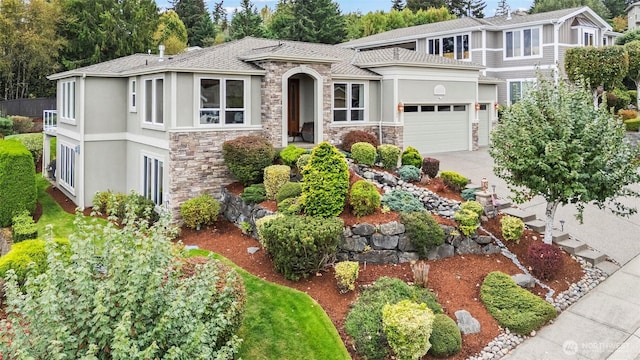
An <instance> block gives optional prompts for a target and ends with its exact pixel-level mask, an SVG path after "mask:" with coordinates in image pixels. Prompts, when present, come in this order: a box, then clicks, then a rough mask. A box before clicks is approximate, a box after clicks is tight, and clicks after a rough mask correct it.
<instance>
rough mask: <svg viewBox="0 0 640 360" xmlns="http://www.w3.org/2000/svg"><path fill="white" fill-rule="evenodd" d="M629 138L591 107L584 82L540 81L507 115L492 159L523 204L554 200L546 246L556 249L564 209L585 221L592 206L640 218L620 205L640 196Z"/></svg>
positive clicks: (494, 137) (497, 133)
mask: <svg viewBox="0 0 640 360" xmlns="http://www.w3.org/2000/svg"><path fill="white" fill-rule="evenodd" d="M624 137H625V131H624V125H623V124H622V122H621V121H620V120H618V119H617V118H616V116H615V115H613V114H612V113H610V112H609V111H607V110H606V109H605V108H604V107H600V108H594V107H593V105H591V98H590V95H589V92H588V90H587V89H586V87H585V86H584V85H583V82H578V83H577V84H567V83H565V82H562V81H560V82H554V80H553V79H549V78H543V77H539V78H538V82H537V84H536V86H535V87H533V88H532V89H531V91H530V92H529V93H528V96H526V97H524V98H523V99H522V100H521V101H520V102H518V103H516V104H514V105H513V106H511V107H508V108H507V109H505V111H504V113H503V121H502V125H500V126H499V127H497V128H496V129H495V130H494V132H493V133H492V135H491V139H492V146H491V148H490V149H489V153H490V154H491V156H492V157H493V159H494V162H495V167H494V172H495V174H496V175H497V176H498V177H500V178H502V179H503V180H505V181H506V182H507V184H508V186H509V188H510V190H511V191H512V192H513V194H514V201H515V202H517V203H523V202H525V201H527V200H529V199H531V198H532V197H533V196H536V195H540V196H542V197H543V198H544V199H545V200H546V201H547V206H546V210H545V215H546V229H545V234H544V241H545V243H551V239H552V236H551V230H552V225H553V218H554V215H555V212H556V209H557V207H558V205H567V204H575V205H576V206H577V215H576V216H577V218H578V219H579V220H580V221H582V214H583V210H584V205H585V204H589V203H591V204H594V205H596V206H598V207H599V208H601V209H602V208H605V207H607V208H609V209H611V210H612V211H613V212H614V213H616V214H618V215H625V216H628V215H630V214H633V213H635V212H636V209H635V208H630V207H627V206H625V205H624V204H622V203H621V202H620V201H619V200H618V199H620V198H621V197H623V196H634V197H638V196H639V195H640V194H638V193H637V192H635V191H632V190H631V189H629V188H628V185H630V184H633V183H637V182H638V181H640V174H639V173H638V172H637V168H638V165H640V163H639V161H638V156H639V155H640V151H638V147H636V146H633V145H631V144H630V143H628V142H626V141H624Z"/></svg>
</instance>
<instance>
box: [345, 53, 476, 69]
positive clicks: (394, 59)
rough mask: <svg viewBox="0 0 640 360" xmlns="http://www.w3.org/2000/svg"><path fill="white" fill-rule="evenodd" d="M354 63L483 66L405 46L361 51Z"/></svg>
mask: <svg viewBox="0 0 640 360" xmlns="http://www.w3.org/2000/svg"><path fill="white" fill-rule="evenodd" d="M354 64H355V65H358V66H361V67H375V66H380V65H389V64H397V65H410V66H424V67H433V66H436V67H443V66H446V67H457V68H470V69H482V68H483V67H482V66H479V65H476V64H473V63H470V62H468V61H459V60H455V59H450V58H447V57H444V56H436V55H429V54H425V53H419V52H417V51H413V50H408V49H403V48H386V49H376V50H368V51H359V52H358V53H357V56H356V59H355V62H354Z"/></svg>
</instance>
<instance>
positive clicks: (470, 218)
mask: <svg viewBox="0 0 640 360" xmlns="http://www.w3.org/2000/svg"><path fill="white" fill-rule="evenodd" d="M453 218H454V219H455V220H456V221H457V222H458V228H460V231H461V232H462V233H463V234H464V235H465V236H471V235H472V234H474V233H475V232H476V230H478V227H479V226H480V217H479V216H478V213H476V212H475V211H473V210H469V209H460V210H458V211H456V213H455V214H453Z"/></svg>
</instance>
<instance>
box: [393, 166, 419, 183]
mask: <svg viewBox="0 0 640 360" xmlns="http://www.w3.org/2000/svg"><path fill="white" fill-rule="evenodd" d="M398 175H400V179H401V180H402V181H420V177H421V175H420V169H418V168H417V167H415V166H413V165H402V166H401V167H400V169H398Z"/></svg>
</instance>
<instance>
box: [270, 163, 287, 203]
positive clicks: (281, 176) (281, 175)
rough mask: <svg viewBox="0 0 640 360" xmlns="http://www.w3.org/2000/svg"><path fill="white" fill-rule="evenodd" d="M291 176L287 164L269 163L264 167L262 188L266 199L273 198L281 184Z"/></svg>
mask: <svg viewBox="0 0 640 360" xmlns="http://www.w3.org/2000/svg"><path fill="white" fill-rule="evenodd" d="M290 178H291V168H290V167H289V166H287V165H269V166H267V167H266V168H264V189H265V191H266V195H267V199H269V200H275V199H276V195H277V194H278V191H279V190H280V188H281V187H282V185H284V184H286V183H287V182H288V181H289V179H290Z"/></svg>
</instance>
